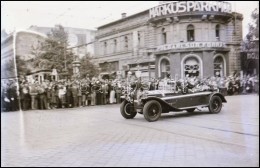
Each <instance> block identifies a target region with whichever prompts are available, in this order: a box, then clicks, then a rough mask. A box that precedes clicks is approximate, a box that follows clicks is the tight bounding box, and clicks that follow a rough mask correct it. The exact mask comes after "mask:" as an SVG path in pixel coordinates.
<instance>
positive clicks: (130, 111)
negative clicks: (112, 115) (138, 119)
mask: <svg viewBox="0 0 260 168" xmlns="http://www.w3.org/2000/svg"><path fill="white" fill-rule="evenodd" d="M120 112H121V115H122V116H123V117H124V118H126V119H132V118H134V117H135V116H136V114H137V112H136V111H135V109H134V105H133V104H132V103H130V102H128V101H126V100H124V101H123V102H122V103H121V105H120Z"/></svg>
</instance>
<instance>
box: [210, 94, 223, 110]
mask: <svg viewBox="0 0 260 168" xmlns="http://www.w3.org/2000/svg"><path fill="white" fill-rule="evenodd" d="M221 108H222V100H221V98H220V97H219V96H213V97H212V98H211V100H210V102H209V111H210V112H211V113H219V112H220V111H221Z"/></svg>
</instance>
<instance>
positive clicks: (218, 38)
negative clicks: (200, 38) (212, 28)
mask: <svg viewBox="0 0 260 168" xmlns="http://www.w3.org/2000/svg"><path fill="white" fill-rule="evenodd" d="M216 39H217V40H220V26H219V25H216Z"/></svg>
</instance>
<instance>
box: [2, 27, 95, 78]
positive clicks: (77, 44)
mask: <svg viewBox="0 0 260 168" xmlns="http://www.w3.org/2000/svg"><path fill="white" fill-rule="evenodd" d="M51 29H53V28H52V27H37V26H31V27H30V28H29V29H28V30H19V31H15V32H13V33H11V34H9V35H8V34H7V33H6V32H4V31H2V32H1V35H2V36H1V79H8V78H17V72H16V70H17V68H16V61H15V60H16V58H17V57H18V56H19V59H22V60H24V61H28V60H31V59H32V58H34V57H37V55H38V54H40V52H41V51H40V43H41V42H43V41H44V40H45V38H47V35H48V34H49V33H50V32H51ZM64 29H65V31H66V32H67V33H68V41H69V45H70V46H69V48H70V49H71V50H72V51H73V52H74V54H75V55H77V56H78V57H83V56H85V55H89V56H93V55H94V44H93V42H94V39H95V31H94V30H88V29H80V28H69V27H65V28H64ZM27 66H29V68H30V66H31V64H30V63H29V62H28V64H27ZM7 69H8V71H6V70H7ZM31 70H32V71H31V72H30V76H28V77H29V78H30V79H31V78H35V79H38V81H43V80H44V79H49V78H50V74H51V73H52V70H50V69H44V68H42V67H38V68H37V69H33V68H32V67H31Z"/></svg>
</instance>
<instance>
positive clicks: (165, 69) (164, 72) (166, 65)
mask: <svg viewBox="0 0 260 168" xmlns="http://www.w3.org/2000/svg"><path fill="white" fill-rule="evenodd" d="M169 75H170V62H169V61H168V60H167V59H163V60H162V61H161V77H162V78H165V77H168V76H169Z"/></svg>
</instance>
